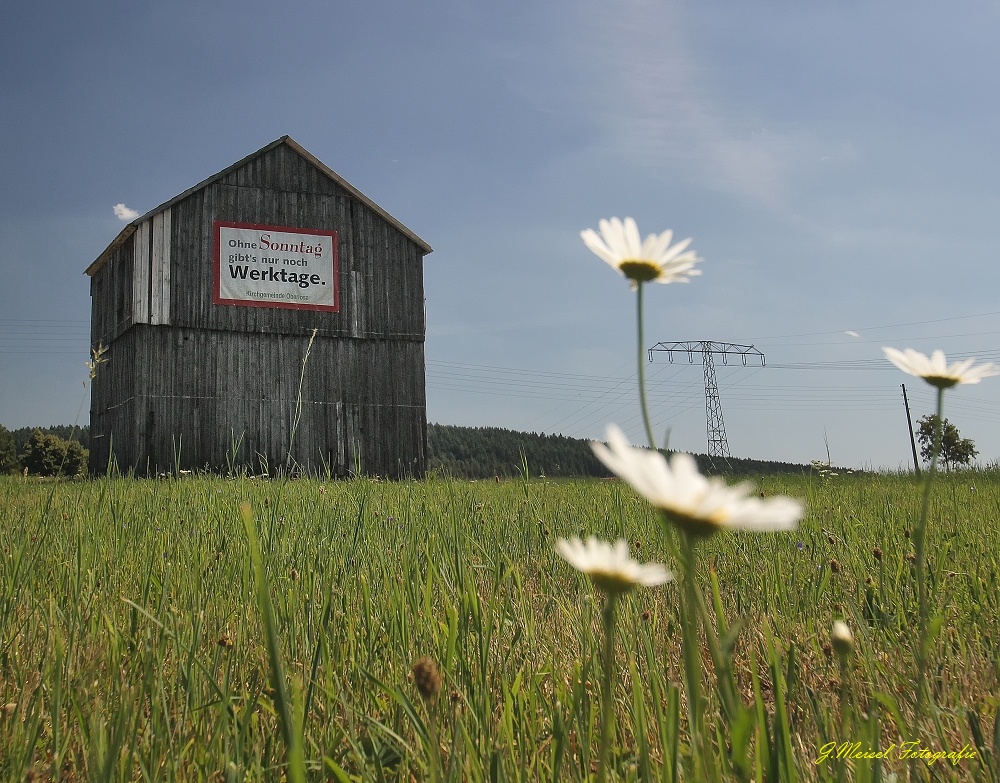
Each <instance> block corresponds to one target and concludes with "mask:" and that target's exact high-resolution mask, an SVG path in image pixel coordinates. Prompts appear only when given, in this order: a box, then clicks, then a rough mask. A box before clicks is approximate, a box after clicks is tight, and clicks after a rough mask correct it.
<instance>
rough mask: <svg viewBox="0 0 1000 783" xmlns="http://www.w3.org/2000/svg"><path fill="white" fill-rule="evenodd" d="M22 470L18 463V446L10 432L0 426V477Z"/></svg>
mask: <svg viewBox="0 0 1000 783" xmlns="http://www.w3.org/2000/svg"><path fill="white" fill-rule="evenodd" d="M18 470H20V465H19V464H18V461H17V444H16V443H15V441H14V436H13V435H12V434H11V432H10V430H8V429H7V428H6V427H4V426H3V425H2V424H0V475H2V474H4V473H16V472H17V471H18Z"/></svg>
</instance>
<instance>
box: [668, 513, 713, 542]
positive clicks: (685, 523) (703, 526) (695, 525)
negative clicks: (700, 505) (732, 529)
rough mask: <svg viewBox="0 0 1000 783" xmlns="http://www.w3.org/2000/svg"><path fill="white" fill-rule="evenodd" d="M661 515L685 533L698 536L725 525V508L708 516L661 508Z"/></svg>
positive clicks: (708, 534)
mask: <svg viewBox="0 0 1000 783" xmlns="http://www.w3.org/2000/svg"><path fill="white" fill-rule="evenodd" d="M662 511H663V515H664V516H665V517H666V518H667V519H668V520H669V521H671V522H673V523H674V524H675V525H677V527H679V528H680V529H681V530H683V531H685V532H686V533H688V534H690V535H692V536H696V537H698V538H707V537H708V536H710V535H712V534H713V533H717V532H718V531H719V530H722V528H724V527H725V526H726V516H727V515H726V512H725V509H721V508H720V509H719V510H717V511H715V512H714V513H712V514H709V515H708V516H704V517H701V516H694V515H692V514H687V513H685V512H683V511H678V510H676V509H667V508H665V509H662Z"/></svg>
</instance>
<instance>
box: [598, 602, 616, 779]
mask: <svg viewBox="0 0 1000 783" xmlns="http://www.w3.org/2000/svg"><path fill="white" fill-rule="evenodd" d="M617 603H618V594H617V593H615V592H613V591H610V592H608V593H607V601H606V602H605V604H604V612H603V615H604V671H603V673H602V681H601V744H600V746H599V747H598V751H597V753H598V756H597V783H604V781H605V780H607V774H608V753H609V751H610V750H611V735H612V733H613V730H614V725H615V703H614V677H613V675H614V657H615V612H616V610H617Z"/></svg>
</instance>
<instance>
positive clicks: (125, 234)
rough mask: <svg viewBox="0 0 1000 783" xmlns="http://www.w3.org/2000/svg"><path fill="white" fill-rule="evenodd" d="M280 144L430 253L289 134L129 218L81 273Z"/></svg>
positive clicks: (94, 269)
mask: <svg viewBox="0 0 1000 783" xmlns="http://www.w3.org/2000/svg"><path fill="white" fill-rule="evenodd" d="M280 144H285V145H287V146H288V147H290V148H291V149H293V150H295V152H297V153H298V154H299V155H301V156H302V157H303V158H305V159H306V160H307V161H308V162H309V163H311V164H312V165H313V166H315V167H316V168H318V169H319V170H320V171H321V172H323V174H324V175H326V176H327V177H328V178H329V179H331V180H333V181H334V182H336V183H337V184H338V185H339V186H340V187H342V188H343V189H344V190H346V191H347V192H348V193H350V194H351V195H352V196H354V197H355V198H356V199H358V200H359V201H361V202H362V203H363V204H364V205H365V206H367V207H369V208H370V209H371V210H373V211H374V212H376V213H377V214H378V215H380V216H381V217H383V218H384V219H385V220H386V221H387V222H388V223H389V224H390V225H391V226H393V227H394V228H396V229H397V230H398V231H399V232H400V233H401V234H403V235H405V236H406V237H407V238H408V239H410V240H411V241H412V242H413V243H414V244H416V245H417V246H418V247H420V249H421V250H423V252H424V255H427V254H428V253H431V252H433V249H432V248H431V246H430V245H428V244H427V243H426V242H425V241H424V240H422V239H421V238H420V237H419V236H417V235H416V234H415V233H414V232H413V231H411V230H410V229H408V228H407V227H406V226H404V225H403V224H402V223H400V222H399V221H398V220H396V218H394V217H393V216H392V215H390V214H389V213H388V212H386V211H385V210H384V209H382V207H380V206H379V205H378V204H376V203H375V202H374V201H372V200H371V199H370V198H368V196H366V195H365V194H364V193H362V192H361V191H360V190H358V189H357V188H356V187H354V186H353V185H352V184H351V183H350V182H348V181H347V180H346V179H344V178H343V177H341V176H340V175H339V174H337V172H335V171H334V170H333V169H331V168H330V167H329V166H327V165H326V164H325V163H323V161H321V160H319V158H317V157H315V156H314V155H312V154H311V153H310V152H309V151H307V150H306V149H305V148H304V147H302V146H301V145H300V144H299V143H298V142H297V141H295V140H294V139H293V138H292V137H291V136H282V137H281V138H280V139H276V140H275V141H272V142H271V143H270V144H268V145H266V146H264V147H261V148H260V149H259V150H257V151H256V152H253V153H251V154H249V155H247V156H246V157H245V158H243V159H241V160H238V161H236V163H234V164H232V165H231V166H227V167H226V168H224V169H223V170H222V171H220V172H219V173H217V174H213V175H212V176H211V177H209V178H208V179H205V180H202V181H201V182H199V183H198V184H197V185H194V186H193V187H190V188H188V189H187V190H185V191H184V192H183V193H180V194H178V195H176V196H174V197H173V198H172V199H170V200H169V201H164V202H163V203H162V204H160V205H159V206H158V207H154V208H153V209H151V210H149V212H147V213H146V214H144V215H140V216H139V217H137V218H136V219H135V220H133V221H132V222H131V223H129V224H128V225H127V226H125V228H123V229H122V230H121V231H120V232H119V234H118V236H116V237H115V238H114V240H112V242H111V244H110V245H108V246H107V247H106V248H105V249H104V251H103V252H102V253H101V254H100V255H99V256H98V257H97V258H96V259H95V260H94V262H93V263H92V264H91V265H90V266H88V267H87V268H86V270H84V274H86V275H89V276H90V277H93V276H94V275H95V274H97V272H98V270H100V268H101V267H102V266H104V265H105V264H106V263H107V261H108V259H109V258H110V257H111V254H112V253H114V252H115V250H117V249H118V248H119V247H121V245H122V244H124V242H125V241H126V240H127V239H128V238H129V237H131V236H132V235H133V234H134V233H135V232H136V230H137V229H138V227H139V224H140V223H142V222H143V221H144V220H148V219H149V218H151V217H152V216H153V215H155V214H157V213H158V212H162V211H163V210H165V209H169V208H170V207H172V206H173V205H174V204H176V203H177V202H179V201H183V200H184V199H186V198H187V197H188V196H190V195H191V194H192V193H196V192H197V191H199V190H201V189H202V188H206V187H208V186H209V185H211V184H213V183H215V182H217V181H218V180H220V179H222V178H223V177H225V176H227V175H228V174H230V173H231V172H233V171H235V170H236V169H238V168H240V167H241V166H244V165H246V164H247V163H249V162H250V161H251V160H253V159H254V158H256V157H259V156H260V155H264V154H266V153H268V152H270V151H271V150H273V149H274V148H275V147H277V146H278V145H280Z"/></svg>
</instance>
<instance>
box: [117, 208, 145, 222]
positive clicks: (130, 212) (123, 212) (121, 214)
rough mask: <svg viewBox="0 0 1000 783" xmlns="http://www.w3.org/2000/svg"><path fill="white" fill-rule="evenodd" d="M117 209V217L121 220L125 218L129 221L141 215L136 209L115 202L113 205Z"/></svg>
mask: <svg viewBox="0 0 1000 783" xmlns="http://www.w3.org/2000/svg"><path fill="white" fill-rule="evenodd" d="M113 209H114V211H115V217H116V218H118V219H119V220H124V221H126V222H128V221H129V220H135V219H136V218H137V217H139V213H138V212H136V211H135V210H134V209H131V208H129V207H126V206H125V205H124V204H115V205H114V207H113Z"/></svg>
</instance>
